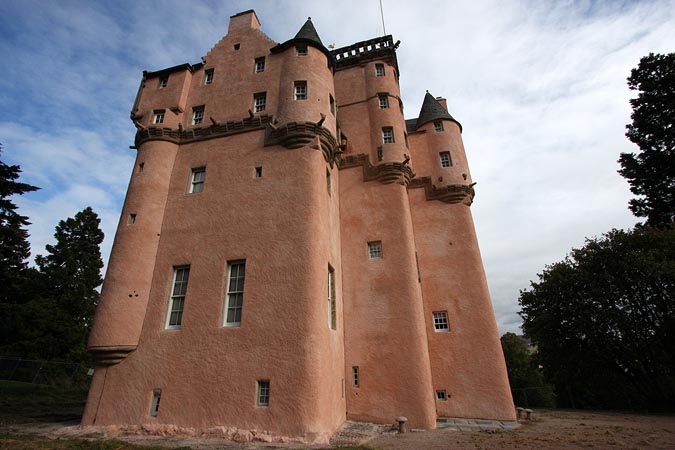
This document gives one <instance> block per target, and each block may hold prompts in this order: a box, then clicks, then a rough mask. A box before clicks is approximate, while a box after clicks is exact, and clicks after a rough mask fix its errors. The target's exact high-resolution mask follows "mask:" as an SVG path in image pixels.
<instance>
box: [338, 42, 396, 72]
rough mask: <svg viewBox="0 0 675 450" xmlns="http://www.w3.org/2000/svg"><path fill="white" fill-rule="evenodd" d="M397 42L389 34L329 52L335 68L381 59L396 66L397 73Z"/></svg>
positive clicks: (344, 67) (339, 68)
mask: <svg viewBox="0 0 675 450" xmlns="http://www.w3.org/2000/svg"><path fill="white" fill-rule="evenodd" d="M398 45H399V42H396V43H394V39H393V38H392V36H391V35H390V34H388V35H386V36H381V37H378V38H375V39H369V40H367V41H362V42H357V43H356V44H353V45H349V46H347V47H342V48H338V49H336V50H333V51H332V52H331V53H332V55H333V58H335V69H336V70H341V69H346V68H348V67H352V66H357V65H361V64H365V63H367V62H370V61H375V60H381V61H385V62H388V63H390V64H391V65H392V66H394V67H395V68H396V73H397V75H398V73H399V72H398V61H397V60H396V49H397V48H398Z"/></svg>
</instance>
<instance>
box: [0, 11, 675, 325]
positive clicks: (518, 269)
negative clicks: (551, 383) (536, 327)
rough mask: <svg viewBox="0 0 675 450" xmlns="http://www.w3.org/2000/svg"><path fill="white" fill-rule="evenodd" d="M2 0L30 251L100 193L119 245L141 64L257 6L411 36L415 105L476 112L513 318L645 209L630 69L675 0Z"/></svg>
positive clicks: (404, 84)
mask: <svg viewBox="0 0 675 450" xmlns="http://www.w3.org/2000/svg"><path fill="white" fill-rule="evenodd" d="M382 5H383V13H384V27H383V24H382V19H381V14H380V9H379V1H378V0H359V1H352V0H348V1H340V2H327V1H299V0H292V1H291V0H260V1H256V2H252V1H225V0H220V1H215V0H212V1H197V0H190V1H189V2H188V1H186V0H182V1H178V0H175V1H170V0H167V1H142V0H136V1H129V0H116V1H92V0H88V1H68V0H59V1H58V2H56V1H47V0H43V1H31V0H2V1H0V54H2V55H4V57H3V58H2V61H1V62H0V69H1V72H0V73H1V74H2V76H0V142H1V143H2V144H3V147H4V151H3V154H2V160H3V162H5V163H8V164H19V165H20V166H21V168H22V170H23V173H22V181H24V182H28V183H31V184H34V185H36V186H39V187H40V188H41V190H40V191H37V192H34V193H29V194H26V195H24V196H22V197H16V198H15V202H16V203H17V204H18V205H19V208H20V212H21V214H23V215H26V216H28V217H29V218H30V221H31V222H32V225H31V226H30V228H29V232H30V235H31V236H30V242H31V246H32V251H33V257H34V256H35V255H37V254H44V253H45V250H44V248H45V245H46V244H49V243H52V242H53V233H54V227H55V226H56V225H57V224H58V222H59V220H63V219H65V218H67V217H72V216H73V215H75V214H76V213H77V212H78V211H80V210H82V209H84V208H86V207H87V206H91V207H92V208H93V209H94V211H96V212H97V213H98V214H99V216H100V218H101V228H102V229H103V231H104V233H105V235H106V238H105V241H104V243H103V245H102V248H101V250H102V254H103V259H104V260H105V261H107V259H108V256H109V254H110V248H111V246H112V242H113V238H114V235H115V228H116V226H117V222H118V220H119V215H120V211H121V209H122V204H123V202H124V195H125V191H126V187H127V184H128V182H129V177H130V175H131V171H132V169H133V164H134V158H135V150H132V149H129V146H130V145H133V141H134V135H135V128H134V126H133V124H132V123H131V121H130V120H129V112H130V110H131V107H132V104H133V101H134V98H135V95H136V92H137V89H138V86H139V83H140V80H141V75H142V71H143V70H151V71H154V70H159V69H163V68H166V67H171V66H174V65H178V64H183V63H197V62H200V58H201V57H202V56H204V55H205V54H206V53H207V52H208V51H209V50H210V49H211V47H212V46H213V45H214V44H215V43H216V42H218V41H219V40H220V38H221V37H222V36H224V35H225V34H226V33H227V27H228V22H229V16H231V15H233V14H236V13H238V12H241V11H245V10H248V9H255V10H256V13H257V15H258V17H259V18H260V21H261V23H262V29H263V31H264V32H265V33H266V34H267V35H268V36H270V37H271V38H272V39H273V40H275V41H277V42H284V41H286V40H288V39H290V38H292V37H293V36H294V35H295V33H296V32H297V31H298V30H299V29H300V27H301V26H302V25H303V23H304V22H305V20H306V19H307V17H308V16H311V18H312V22H313V23H314V25H315V27H316V29H317V31H318V33H319V35H320V37H321V39H322V40H323V42H324V44H325V45H327V46H328V45H330V44H334V45H335V46H336V47H342V46H347V45H350V44H353V43H355V42H358V41H362V40H366V39H370V38H373V37H377V36H381V35H383V34H384V31H386V33H387V34H392V35H393V36H394V40H400V41H401V45H400V47H399V49H398V52H397V54H398V60H399V66H400V71H401V78H400V84H401V94H402V98H403V102H404V105H405V115H406V118H414V117H417V115H418V113H419V109H420V107H421V104H422V100H423V98H424V94H425V92H426V91H427V90H428V91H429V92H430V93H432V94H433V95H434V96H443V97H445V98H447V100H448V108H449V111H450V113H451V114H452V115H453V116H454V117H455V118H456V119H457V120H458V121H459V122H461V123H462V125H463V140H464V146H465V148H466V152H467V156H468V158H469V164H470V167H471V174H472V178H473V180H474V181H476V182H477V185H476V198H475V202H474V204H473V206H472V211H473V215H474V221H475V224H476V232H477V235H478V240H479V243H480V247H481V253H482V256H483V261H484V264H485V270H486V274H487V278H488V283H489V286H490V292H491V295H492V301H493V305H494V308H495V315H496V318H497V322H498V325H499V329H500V333H505V332H507V331H512V332H516V333H520V330H519V326H520V324H521V319H520V317H519V316H518V314H517V313H518V311H519V306H518V296H519V291H520V290H521V289H526V288H528V286H529V284H530V280H536V279H537V274H538V273H540V272H541V271H542V270H543V269H544V267H545V266H546V265H547V264H551V263H554V262H556V261H560V260H562V259H563V258H564V257H565V255H566V254H567V253H569V251H570V250H571V249H572V248H573V247H576V248H578V247H580V246H582V245H583V244H584V240H585V239H586V238H593V237H598V236H601V235H602V233H604V232H606V231H608V230H610V229H612V228H630V227H632V226H633V225H635V224H636V223H638V222H639V221H640V220H639V219H638V218H635V217H634V216H632V215H631V214H630V212H629V211H628V208H627V203H628V200H629V199H630V198H631V193H630V191H629V189H628V184H627V183H626V181H625V180H624V179H623V178H621V177H620V176H619V175H618V174H617V170H618V169H619V165H618V163H617V160H618V158H619V154H620V153H622V152H636V151H637V147H636V146H634V145H633V144H632V143H630V142H629V141H628V140H627V139H626V138H625V136H624V133H625V126H626V124H628V123H629V122H630V112H631V109H630V105H629V100H630V98H632V97H635V96H636V94H635V93H634V92H631V91H630V90H629V89H628V87H627V85H626V78H627V77H628V76H629V75H630V70H631V68H634V67H636V66H637V64H638V62H639V60H640V58H641V57H642V56H645V55H647V54H648V53H650V52H654V53H669V52H673V51H675V32H673V30H675V1H672V0H671V1H668V0H665V1H656V0H655V1H564V0H561V1H546V0H530V1H526V0H522V1H503V0H469V1H465V0H453V1H441V0H437V1H426V0H418V1H416V2H411V1H403V0H382Z"/></svg>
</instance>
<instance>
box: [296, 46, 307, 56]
mask: <svg viewBox="0 0 675 450" xmlns="http://www.w3.org/2000/svg"><path fill="white" fill-rule="evenodd" d="M295 51H296V54H297V55H298V56H306V55H307V45H304V44H303V45H296V46H295Z"/></svg>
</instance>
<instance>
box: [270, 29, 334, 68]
mask: <svg viewBox="0 0 675 450" xmlns="http://www.w3.org/2000/svg"><path fill="white" fill-rule="evenodd" d="M298 44H305V45H311V46H312V47H314V48H316V49H318V50H320V51H321V52H322V53H324V54H325V55H326V58H328V65H329V66H330V67H331V68H332V67H333V65H334V58H333V55H332V54H331V52H330V51H328V49H327V48H326V47H325V46H324V45H323V42H321V38H320V37H319V33H317V31H316V28H314V24H313V23H312V18H311V17H308V18H307V21H306V22H305V24H304V25H303V26H302V27H301V28H300V31H298V32H297V34H296V35H295V37H294V38H293V39H289V40H288V41H286V42H284V43H282V44H279V45H277V46H275V47H272V48H271V49H270V52H271V53H280V52H282V51H284V50H286V49H287V48H288V47H291V46H293V45H298Z"/></svg>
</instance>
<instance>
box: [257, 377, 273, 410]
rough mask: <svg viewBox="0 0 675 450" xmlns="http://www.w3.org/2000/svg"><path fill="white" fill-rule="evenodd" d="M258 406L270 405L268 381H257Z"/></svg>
mask: <svg viewBox="0 0 675 450" xmlns="http://www.w3.org/2000/svg"><path fill="white" fill-rule="evenodd" d="M256 404H257V405H258V406H269V405H270V382H269V380H258V400H257V402H256Z"/></svg>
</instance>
